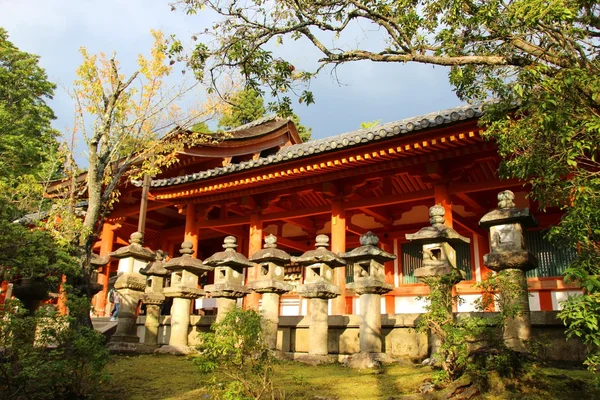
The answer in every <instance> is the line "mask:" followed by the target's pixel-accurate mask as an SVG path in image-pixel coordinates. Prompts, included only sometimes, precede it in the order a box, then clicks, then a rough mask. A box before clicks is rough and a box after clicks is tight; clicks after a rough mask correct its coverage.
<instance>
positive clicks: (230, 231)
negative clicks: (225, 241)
mask: <svg viewBox="0 0 600 400" xmlns="http://www.w3.org/2000/svg"><path fill="white" fill-rule="evenodd" d="M208 228H209V229H212V230H213V231H216V232H221V233H224V234H226V235H231V236H235V237H245V236H246V230H245V229H243V228H241V227H214V226H211V227H208Z"/></svg>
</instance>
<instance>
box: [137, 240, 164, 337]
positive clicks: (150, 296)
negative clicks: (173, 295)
mask: <svg viewBox="0 0 600 400" xmlns="http://www.w3.org/2000/svg"><path fill="white" fill-rule="evenodd" d="M163 259H164V253H163V251H162V250H158V251H157V252H156V260H155V261H154V262H151V263H150V264H148V266H147V267H146V268H144V269H142V270H140V273H141V274H142V275H146V276H147V280H146V290H145V292H144V295H143V296H142V302H143V303H144V304H145V305H146V322H145V324H144V328H145V330H146V332H145V334H144V344H145V345H146V346H150V347H152V348H154V347H156V346H158V328H159V326H160V309H161V307H162V305H163V303H164V302H165V295H164V293H163V291H164V283H165V277H166V276H167V275H169V271H168V270H167V269H166V268H165V267H164V263H163Z"/></svg>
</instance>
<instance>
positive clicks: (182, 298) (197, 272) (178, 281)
mask: <svg viewBox="0 0 600 400" xmlns="http://www.w3.org/2000/svg"><path fill="white" fill-rule="evenodd" d="M179 252H180V253H181V257H177V258H173V259H171V260H169V261H168V262H166V263H165V264H164V267H165V269H167V270H168V271H169V272H170V273H171V284H170V285H169V287H166V288H165V290H164V294H165V297H172V298H173V306H172V307H171V335H170V337H169V346H166V347H163V348H161V352H171V353H188V352H189V348H188V347H187V344H188V334H189V327H190V309H191V306H192V299H197V298H198V297H200V296H202V295H203V294H204V290H202V289H201V288H199V278H200V277H201V276H202V275H204V274H206V273H207V272H208V271H212V270H213V267H210V266H208V265H204V264H203V263H202V260H199V259H197V258H194V257H192V254H193V253H194V250H193V245H192V243H191V242H188V241H185V242H183V243H182V244H181V250H179Z"/></svg>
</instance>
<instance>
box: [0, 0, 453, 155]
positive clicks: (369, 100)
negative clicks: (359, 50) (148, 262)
mask: <svg viewBox="0 0 600 400" xmlns="http://www.w3.org/2000/svg"><path fill="white" fill-rule="evenodd" d="M212 19H213V16H212V15H211V14H210V13H209V12H200V13H199V14H197V15H194V16H187V15H185V14H184V13H183V12H182V11H176V12H172V11H170V6H169V1H168V0H102V1H100V0H0V26H2V27H4V28H5V29H6V30H7V31H8V33H9V35H10V40H11V41H12V42H13V43H14V44H15V45H16V46H17V47H19V48H20V49H21V50H24V51H27V52H30V53H34V54H38V55H40V56H41V60H40V64H41V66H42V67H44V68H45V69H46V71H47V73H48V76H49V78H50V80H52V81H54V82H56V83H57V84H58V86H59V87H58V89H57V92H56V96H55V98H54V100H52V101H51V102H50V105H51V107H52V108H53V109H54V110H55V112H56V115H57V117H58V119H57V121H55V123H54V125H55V127H56V128H57V129H59V130H63V131H64V130H65V129H67V128H68V127H70V126H71V125H72V121H73V111H72V110H73V106H72V102H71V99H70V98H69V97H68V95H67V94H66V89H68V88H69V87H71V85H72V82H73V80H74V79H75V70H76V68H77V66H78V65H79V64H80V62H81V58H80V55H79V52H78V51H79V48H80V47H81V46H85V47H87V48H88V50H89V51H90V52H93V53H96V52H100V51H103V52H105V53H108V54H110V53H112V52H113V51H116V52H117V58H118V59H119V60H121V64H122V65H123V67H124V69H125V71H127V70H129V71H133V68H134V65H135V64H134V62H135V59H136V56H137V54H138V53H140V52H145V51H147V50H148V49H149V48H150V46H151V43H152V40H151V37H150V34H149V32H150V29H160V30H162V31H164V32H165V33H166V34H171V33H174V34H176V35H178V36H179V37H181V38H182V39H183V40H184V42H188V41H189V37H190V36H191V35H192V34H194V33H196V32H199V31H202V30H204V28H206V27H210V23H211V21H212ZM355 33H356V34H355V35H351V36H353V37H348V43H346V45H347V46H353V45H354V44H356V43H360V44H361V45H364V44H365V43H366V44H367V45H368V44H369V43H370V42H373V41H377V39H378V37H377V34H378V33H377V32H376V31H373V30H372V29H364V27H357V29H356V31H355ZM275 51H276V52H281V53H282V54H284V55H286V56H287V57H290V61H292V63H294V65H296V66H297V68H302V66H309V65H314V60H315V59H316V57H317V56H318V53H317V52H316V51H315V50H314V49H313V48H312V47H311V46H310V45H308V44H306V43H301V42H293V41H291V40H287V41H285V42H284V45H282V46H279V47H278V48H275ZM337 78H338V80H339V82H341V83H342V85H340V84H339V83H338V82H337V81H336V80H335V79H333V78H332V77H331V75H330V74H329V73H327V72H325V73H322V75H321V76H320V77H319V78H318V79H317V80H316V81H314V82H313V83H312V85H311V89H312V91H313V93H314V95H315V98H316V104H313V105H311V106H309V107H306V106H304V105H300V104H297V105H295V111H296V113H297V114H298V115H299V116H300V119H301V121H302V123H304V124H305V125H306V126H309V127H312V129H313V137H314V138H322V137H326V136H331V135H335V134H338V133H343V132H347V131H351V130H354V129H358V128H359V126H360V123H361V122H362V121H372V120H377V119H381V121H382V122H389V121H394V120H398V119H402V118H405V117H411V116H416V115H420V114H425V113H428V112H432V111H436V110H441V109H445V108H449V107H454V106H457V105H459V104H460V102H459V100H458V99H457V98H456V96H455V95H454V93H452V90H451V87H450V85H449V84H448V79H447V70H446V69H445V68H441V67H435V68H434V67H431V66H426V65H418V64H375V63H370V62H357V63H350V64H347V65H343V66H341V67H339V68H338V70H337ZM78 158H79V157H78Z"/></svg>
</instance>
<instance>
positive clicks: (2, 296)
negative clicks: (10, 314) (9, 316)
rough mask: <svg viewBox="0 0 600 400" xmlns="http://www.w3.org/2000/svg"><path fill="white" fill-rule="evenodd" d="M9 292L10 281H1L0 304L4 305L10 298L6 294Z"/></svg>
mask: <svg viewBox="0 0 600 400" xmlns="http://www.w3.org/2000/svg"><path fill="white" fill-rule="evenodd" d="M7 293H8V281H2V282H0V305H3V304H4V303H5V302H6V300H10V299H7V298H6V294H7Z"/></svg>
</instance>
